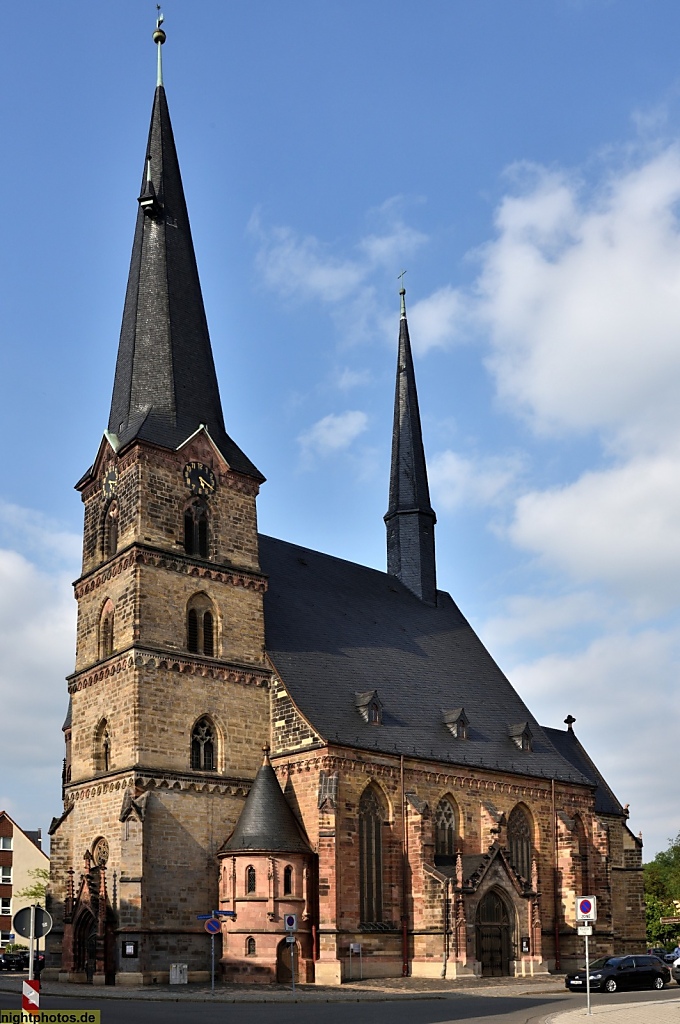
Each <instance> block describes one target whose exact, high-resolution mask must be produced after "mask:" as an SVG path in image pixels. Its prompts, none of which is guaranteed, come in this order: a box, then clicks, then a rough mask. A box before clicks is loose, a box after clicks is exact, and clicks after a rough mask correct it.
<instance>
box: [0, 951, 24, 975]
mask: <svg viewBox="0 0 680 1024" xmlns="http://www.w3.org/2000/svg"><path fill="white" fill-rule="evenodd" d="M24 964H26V967H28V960H25V959H24V954H23V953H22V952H19V953H1V954H0V971H23V969H24Z"/></svg>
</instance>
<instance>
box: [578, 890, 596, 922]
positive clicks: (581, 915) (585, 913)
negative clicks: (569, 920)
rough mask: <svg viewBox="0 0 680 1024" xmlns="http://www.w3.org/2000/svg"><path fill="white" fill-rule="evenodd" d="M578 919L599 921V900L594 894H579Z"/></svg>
mask: <svg viewBox="0 0 680 1024" xmlns="http://www.w3.org/2000/svg"><path fill="white" fill-rule="evenodd" d="M576 920H577V921H597V900H596V898H595V897H594V896H579V897H578V899H577V900H576Z"/></svg>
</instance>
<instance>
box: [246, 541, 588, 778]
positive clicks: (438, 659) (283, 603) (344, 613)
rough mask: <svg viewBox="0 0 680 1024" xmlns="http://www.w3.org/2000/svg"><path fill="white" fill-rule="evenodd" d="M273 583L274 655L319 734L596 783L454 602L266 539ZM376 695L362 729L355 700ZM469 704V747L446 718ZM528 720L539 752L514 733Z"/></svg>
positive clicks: (263, 553)
mask: <svg viewBox="0 0 680 1024" xmlns="http://www.w3.org/2000/svg"><path fill="white" fill-rule="evenodd" d="M260 561H261V565H262V569H263V571H264V572H266V573H267V574H268V576H269V589H268V591H267V593H266V595H265V599H264V607H265V631H266V646H267V651H268V653H269V655H270V657H271V659H272V662H273V664H274V666H275V668H276V670H277V672H279V673H280V675H281V678H282V680H283V682H284V684H285V686H286V688H287V689H288V692H289V693H290V695H291V697H292V699H293V700H294V701H295V703H296V705H297V706H298V708H299V709H300V710H301V712H302V713H303V715H305V716H306V718H307V719H308V720H309V721H310V723H311V724H312V726H313V728H314V729H315V730H317V731H318V733H319V736H320V737H321V738H322V739H324V740H326V741H328V742H331V743H332V742H338V743H341V744H344V745H347V746H355V747H359V748H361V749H365V750H370V751H382V752H385V753H390V754H405V755H411V756H417V757H420V758H425V759H433V760H437V761H445V762H446V761H450V762H451V763H453V764H458V765H467V766H468V767H479V768H489V769H498V770H502V771H508V772H516V773H517V774H520V775H528V776H537V777H540V778H546V779H549V778H554V779H560V780H565V781H573V782H578V783H581V784H588V785H590V784H591V777H592V772H591V773H590V774H589V775H584V774H583V772H582V771H581V769H580V768H579V767H577V766H576V765H574V763H573V761H572V760H570V759H568V758H566V757H565V756H564V755H563V753H561V752H560V751H559V750H558V749H556V747H555V745H554V744H553V743H552V742H551V739H550V738H549V736H548V734H547V732H546V730H544V729H542V728H541V726H540V725H539V724H538V722H537V721H536V719H535V718H534V717H533V716H532V714H531V712H530V711H529V710H528V708H527V707H526V705H525V704H524V703H523V702H522V700H521V699H520V697H519V696H518V694H517V693H516V692H515V691H514V689H513V688H512V686H511V684H510V682H509V681H508V679H507V678H506V677H505V676H504V675H503V673H502V672H501V670H500V668H499V667H498V666H497V665H496V663H495V662H494V660H493V658H492V657H491V655H490V654H489V653H488V651H487V650H486V649H485V647H484V646H483V644H482V642H481V641H480V640H479V638H478V637H477V635H476V634H475V632H474V630H473V629H472V627H471V626H470V624H469V623H468V622H467V621H466V619H465V618H464V617H463V615H462V614H461V612H460V611H459V609H458V608H457V606H456V605H455V603H454V602H453V600H452V599H451V597H450V596H449V595H448V594H446V593H444V592H442V591H439V592H438V596H437V601H438V603H437V605H436V606H432V605H429V604H425V603H424V602H422V601H420V600H419V599H418V598H417V597H415V595H414V594H412V593H411V592H410V591H409V590H408V588H407V587H405V586H404V585H403V584H402V583H400V582H399V580H397V579H396V578H395V577H393V576H389V575H388V574H387V573H383V572H378V571H377V570H375V569H369V568H366V567H365V566H361V565H356V564H354V563H353V562H346V561H343V560H342V559H340V558H334V557H332V556H331V555H325V554H321V553H320V552H318V551H312V550H310V549H309V548H304V547H299V546H297V545H295V544H289V543H286V542H285V541H281V540H275V539H273V538H272V537H266V536H260ZM367 690H377V692H378V696H379V698H380V701H381V704H382V724H381V725H371V724H369V723H368V722H365V721H364V720H363V718H362V716H361V714H360V713H359V711H358V710H357V708H356V706H355V694H356V693H357V692H362V691H367ZM453 707H456V708H458V707H462V708H464V709H465V713H466V715H467V717H468V719H469V730H468V736H469V738H468V739H467V740H457V739H456V738H454V737H453V736H452V735H451V733H450V731H449V730H448V728H447V726H446V723H445V721H444V714H443V712H444V711H447V710H449V709H451V708H453ZM517 722H528V723H529V726H530V729H531V733H532V735H533V751H531V752H522V751H520V750H518V748H517V746H516V745H515V744H514V743H513V741H512V739H511V738H510V736H509V734H508V728H509V726H512V725H515V724H516V723H517Z"/></svg>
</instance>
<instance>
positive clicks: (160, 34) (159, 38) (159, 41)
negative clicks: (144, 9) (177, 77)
mask: <svg viewBox="0 0 680 1024" xmlns="http://www.w3.org/2000/svg"><path fill="white" fill-rule="evenodd" d="M156 10H157V11H158V16H157V17H156V31H155V32H154V34H153V41H154V43H155V44H156V46H157V47H158V74H157V77H156V85H162V84H163V58H162V57H161V46H162V45H163V43H164V42H165V40H166V35H165V32H164V31H163V29H162V28H161V25H162V24H163V20H164V19H163V12H162V10H161V5H160V4H156Z"/></svg>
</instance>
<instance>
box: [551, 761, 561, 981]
mask: <svg viewBox="0 0 680 1024" xmlns="http://www.w3.org/2000/svg"><path fill="white" fill-rule="evenodd" d="M550 790H551V796H552V827H553V896H554V900H553V919H554V923H555V970H556V971H559V970H560V966H561V953H560V895H559V891H558V882H559V869H558V866H557V811H556V809H555V780H554V779H551V780H550Z"/></svg>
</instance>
